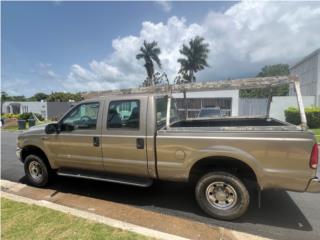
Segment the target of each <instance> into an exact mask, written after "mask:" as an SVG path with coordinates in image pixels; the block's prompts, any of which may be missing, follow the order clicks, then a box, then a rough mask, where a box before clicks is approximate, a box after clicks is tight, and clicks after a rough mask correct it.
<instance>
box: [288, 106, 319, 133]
mask: <svg viewBox="0 0 320 240" xmlns="http://www.w3.org/2000/svg"><path fill="white" fill-rule="evenodd" d="M305 112H306V117H307V122H308V126H309V128H320V108H319V107H307V108H305ZM284 114H285V116H286V121H287V122H289V123H292V124H295V125H299V124H300V123H301V121H300V113H299V109H298V108H295V107H289V108H288V109H286V110H285V111H284Z"/></svg>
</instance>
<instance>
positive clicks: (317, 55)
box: [289, 49, 320, 106]
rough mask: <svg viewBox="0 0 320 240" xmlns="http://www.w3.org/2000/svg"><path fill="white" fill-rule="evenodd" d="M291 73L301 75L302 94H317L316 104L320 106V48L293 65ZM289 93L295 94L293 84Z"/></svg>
mask: <svg viewBox="0 0 320 240" xmlns="http://www.w3.org/2000/svg"><path fill="white" fill-rule="evenodd" d="M290 74H292V75H298V76H299V78H300V85H301V93H302V95H303V96H316V98H314V101H315V102H314V104H315V105H316V104H318V106H320V99H319V98H320V49H317V50H316V51H314V52H313V53H311V54H310V55H308V56H306V57H305V58H304V59H302V60H301V61H300V62H299V63H297V64H296V65H294V66H293V67H291V69H290ZM289 95H291V96H295V92H294V88H293V86H290V91H289Z"/></svg>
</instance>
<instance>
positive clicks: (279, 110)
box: [270, 96, 315, 121]
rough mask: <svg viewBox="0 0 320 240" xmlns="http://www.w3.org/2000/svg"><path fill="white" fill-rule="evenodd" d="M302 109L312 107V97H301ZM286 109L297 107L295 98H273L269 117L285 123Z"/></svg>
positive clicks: (313, 98) (313, 99)
mask: <svg viewBox="0 0 320 240" xmlns="http://www.w3.org/2000/svg"><path fill="white" fill-rule="evenodd" d="M302 100H303V104H304V107H310V106H312V105H314V101H315V97H314V96H303V97H302ZM288 107H298V103H297V98H296V97H295V96H284V97H273V98H272V102H271V106H270V117H272V118H276V119H279V120H281V121H285V119H286V118H285V115H284V111H285V110H286V109H287V108H288Z"/></svg>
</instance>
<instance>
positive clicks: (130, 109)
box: [107, 100, 140, 129]
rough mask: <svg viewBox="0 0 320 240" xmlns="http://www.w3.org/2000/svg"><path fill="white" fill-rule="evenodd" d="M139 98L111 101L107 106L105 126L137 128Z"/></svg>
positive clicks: (138, 121) (138, 122)
mask: <svg viewBox="0 0 320 240" xmlns="http://www.w3.org/2000/svg"><path fill="white" fill-rule="evenodd" d="M139 124H140V102H139V100H121V101H111V102H110V104H109V108H108V117H107V128H115V129H117V128H118V129H120V128H125V129H139Z"/></svg>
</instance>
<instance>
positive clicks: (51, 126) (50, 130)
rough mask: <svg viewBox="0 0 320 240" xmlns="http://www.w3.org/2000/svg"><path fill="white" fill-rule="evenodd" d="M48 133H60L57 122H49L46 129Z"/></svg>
mask: <svg viewBox="0 0 320 240" xmlns="http://www.w3.org/2000/svg"><path fill="white" fill-rule="evenodd" d="M44 131H45V132H46V134H53V133H59V128H58V124H57V123H49V124H48V125H47V126H46V128H45V129H44Z"/></svg>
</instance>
